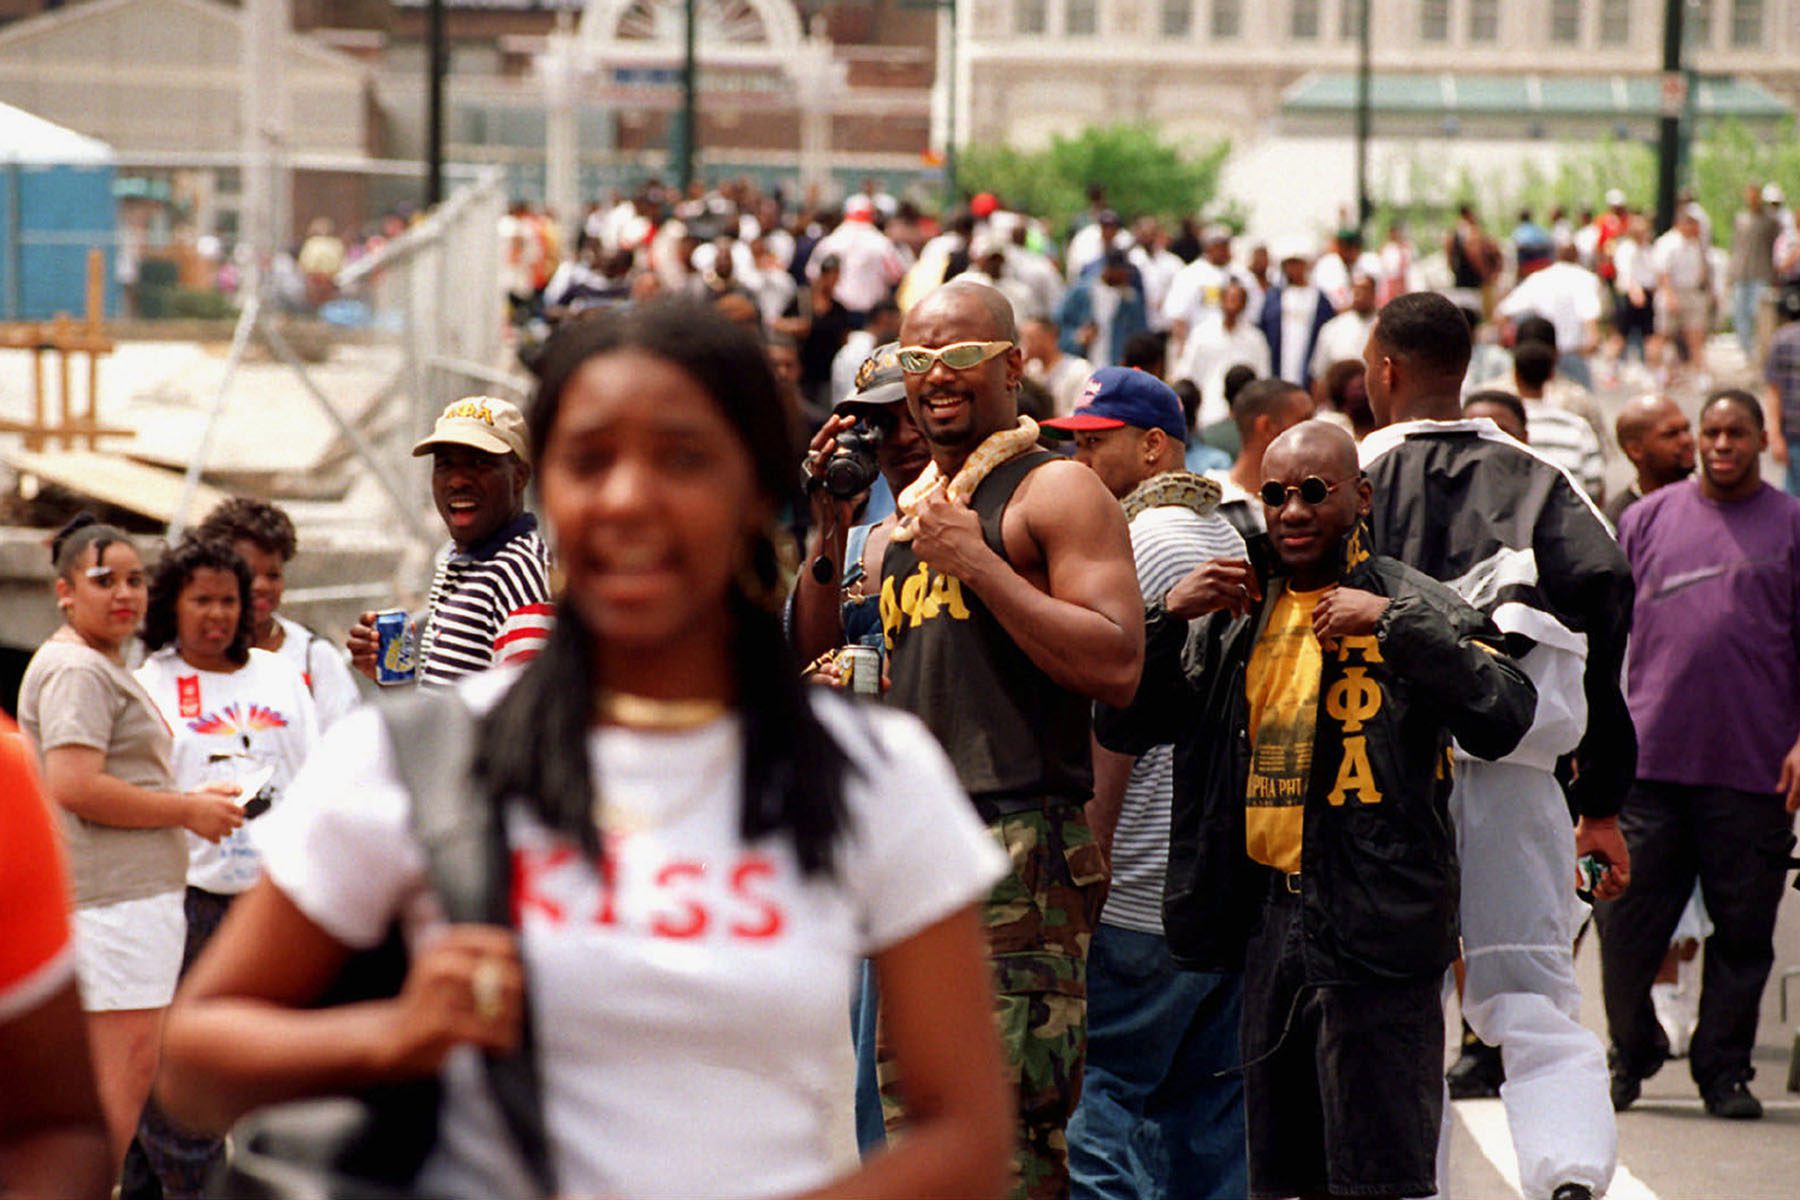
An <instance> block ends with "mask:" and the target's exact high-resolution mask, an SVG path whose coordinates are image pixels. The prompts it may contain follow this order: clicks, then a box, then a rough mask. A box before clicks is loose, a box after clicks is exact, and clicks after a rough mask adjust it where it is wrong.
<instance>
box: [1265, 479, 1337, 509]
mask: <svg viewBox="0 0 1800 1200" xmlns="http://www.w3.org/2000/svg"><path fill="white" fill-rule="evenodd" d="M1342 486H1344V484H1343V480H1339V481H1338V482H1336V483H1326V482H1325V481H1324V480H1323V479H1320V478H1319V477H1318V476H1317V475H1308V476H1307V477H1306V478H1305V479H1302V480H1301V481H1300V482H1299V484H1298V485H1294V484H1286V483H1282V482H1280V481H1279V480H1274V479H1271V480H1269V481H1268V482H1267V483H1265V484H1263V485H1262V491H1261V492H1260V493H1259V494H1260V495H1261V496H1262V502H1263V503H1264V504H1266V505H1268V506H1269V507H1270V508H1280V507H1281V506H1282V505H1284V504H1286V503H1287V501H1288V497H1289V496H1291V495H1293V494H1294V493H1295V492H1299V493H1300V500H1301V502H1302V503H1305V504H1323V503H1325V497H1327V496H1329V495H1331V493H1333V492H1335V491H1337V490H1338V489H1339V488H1340V487H1342Z"/></svg>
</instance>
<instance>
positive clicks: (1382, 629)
mask: <svg viewBox="0 0 1800 1200" xmlns="http://www.w3.org/2000/svg"><path fill="white" fill-rule="evenodd" d="M1262 475H1263V483H1262V488H1261V492H1262V495H1261V499H1262V501H1263V504H1264V510H1263V511H1264V514H1265V517H1266V519H1267V524H1268V543H1263V542H1261V541H1259V542H1258V543H1256V544H1253V545H1252V546H1251V547H1250V549H1251V558H1253V559H1258V560H1259V561H1260V562H1261V563H1262V564H1263V565H1262V566H1261V567H1260V568H1259V567H1257V566H1253V565H1252V563H1251V562H1247V561H1238V560H1214V561H1212V562H1208V563H1204V564H1202V565H1201V566H1199V567H1198V568H1196V569H1195V570H1194V571H1192V572H1191V573H1190V574H1189V575H1188V576H1187V577H1186V578H1184V579H1182V580H1181V582H1179V583H1177V584H1176V585H1175V586H1174V587H1173V588H1171V589H1170V590H1169V592H1168V594H1167V596H1166V597H1165V598H1164V599H1163V600H1162V601H1161V603H1160V604H1158V603H1155V602H1152V603H1151V604H1150V605H1149V606H1148V609H1147V611H1146V617H1145V630H1146V638H1147V641H1146V653H1145V665H1144V674H1143V681H1142V683H1141V685H1140V687H1139V691H1138V694H1137V696H1136V698H1135V699H1134V700H1133V702H1132V704H1131V706H1130V707H1129V708H1128V709H1126V710H1124V711H1123V713H1122V714H1120V715H1119V717H1118V718H1117V719H1114V718H1113V715H1112V713H1111V712H1110V711H1109V710H1104V709H1103V710H1102V711H1101V713H1100V714H1099V718H1098V720H1097V722H1096V732H1097V733H1098V735H1099V739H1100V743H1101V744H1102V745H1103V746H1105V747H1106V748H1108V749H1110V750H1115V751H1118V752H1120V753H1131V752H1135V751H1137V749H1138V743H1143V742H1151V741H1153V740H1155V739H1158V738H1163V739H1167V740H1172V741H1173V742H1174V744H1175V787H1174V792H1173V800H1172V820H1171V824H1170V830H1171V832H1170V842H1169V867H1168V876H1167V887H1166V889H1165V892H1164V908H1163V913H1164V927H1165V936H1166V938H1167V940H1168V943H1169V947H1170V952H1171V954H1172V955H1173V956H1174V957H1175V958H1176V961H1177V962H1178V963H1179V964H1180V965H1182V966H1184V967H1187V968H1189V969H1193V970H1215V971H1216V970H1234V971H1242V972H1243V976H1244V983H1243V1020H1242V1027H1241V1034H1242V1036H1241V1039H1240V1040H1241V1044H1242V1047H1243V1053H1244V1063H1245V1066H1244V1106H1245V1116H1246V1132H1247V1138H1246V1142H1247V1146H1248V1158H1249V1175H1250V1180H1249V1183H1250V1187H1249V1192H1250V1195H1251V1196H1253V1197H1259V1198H1260V1197H1276V1196H1294V1195H1303V1196H1313V1195H1339V1196H1374V1195H1383V1196H1423V1195H1429V1194H1431V1193H1432V1192H1433V1191H1434V1190H1435V1187H1436V1157H1437V1155H1436V1151H1437V1131H1438V1125H1439V1121H1440V1118H1441V1116H1442V1104H1443V1090H1442V1089H1443V1083H1442V1079H1441V1071H1440V1063H1441V1061H1442V1047H1443V1030H1444V1025H1443V1021H1444V1014H1443V1009H1442V1007H1441V1006H1440V1004H1439V986H1440V982H1439V981H1440V980H1441V978H1442V974H1443V971H1444V969H1445V967H1446V966H1447V965H1448V964H1449V962H1450V961H1451V960H1452V959H1453V958H1454V957H1455V954H1456V939H1457V890H1456V880H1457V865H1456V849H1455V839H1454V837H1453V835H1452V833H1451V829H1450V823H1449V814H1448V800H1449V794H1450V787H1451V781H1450V774H1449V766H1450V757H1449V750H1450V740H1451V738H1452V737H1453V736H1454V737H1455V738H1456V739H1457V741H1458V742H1459V743H1460V744H1461V745H1462V746H1463V747H1464V748H1466V749H1467V750H1469V752H1470V753H1472V754H1477V755H1482V756H1487V757H1493V756H1496V755H1502V754H1506V753H1509V752H1511V751H1512V749H1513V748H1514V747H1515V746H1516V745H1517V744H1518V740H1519V738H1520V737H1521V736H1522V735H1523V734H1524V732H1525V730H1526V729H1527V728H1529V726H1530V724H1531V718H1532V714H1533V712H1534V710H1535V707H1536V693H1535V691H1534V689H1533V688H1532V685H1531V682H1530V680H1529V679H1528V678H1527V677H1526V676H1525V675H1524V673H1523V672H1522V671H1520V669H1519V667H1518V666H1517V664H1515V663H1513V662H1512V660H1511V659H1509V658H1507V657H1506V656H1505V655H1503V654H1502V653H1500V651H1499V649H1498V645H1499V632H1498V630H1497V629H1495V628H1494V626H1493V625H1492V623H1491V622H1489V621H1487V620H1486V619H1485V618H1484V617H1482V616H1481V614H1480V613H1478V612H1477V611H1475V609H1473V608H1471V607H1470V606H1469V605H1467V604H1465V603H1464V602H1463V601H1462V600H1461V599H1459V598H1458V597H1457V596H1456V594H1455V593H1454V592H1451V591H1450V590H1449V589H1448V588H1446V587H1445V586H1444V585H1442V584H1439V583H1437V582H1435V581H1434V580H1431V579H1429V578H1427V577H1425V576H1424V575H1421V574H1420V573H1418V572H1417V571H1414V570H1412V569H1411V568H1409V567H1406V566H1405V565H1403V564H1401V563H1399V562H1397V561H1395V560H1393V559H1390V558H1376V557H1371V556H1370V555H1368V554H1367V553H1366V551H1364V550H1363V549H1362V545H1361V538H1360V530H1361V527H1362V519H1363V518H1364V517H1366V516H1367V515H1368V513H1369V505H1370V487H1369V484H1368V482H1367V481H1366V480H1365V479H1363V477H1362V475H1361V472H1360V471H1359V469H1358V466H1357V460H1356V448H1355V445H1354V444H1353V443H1352V442H1351V440H1350V438H1349V435H1347V434H1345V433H1344V432H1343V431H1342V430H1340V429H1338V428H1337V427H1335V426H1332V425H1328V424H1325V423H1324V422H1319V421H1309V422H1305V423H1302V424H1300V425H1297V426H1295V427H1294V428H1293V429H1290V430H1289V431H1288V432H1286V433H1284V434H1283V435H1282V436H1281V437H1279V438H1277V439H1276V440H1275V441H1274V442H1273V443H1272V444H1271V445H1270V446H1269V449H1268V451H1267V453H1266V455H1265V457H1264V459H1263V464H1262ZM1259 552H1261V553H1259Z"/></svg>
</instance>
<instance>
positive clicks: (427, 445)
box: [412, 396, 531, 462]
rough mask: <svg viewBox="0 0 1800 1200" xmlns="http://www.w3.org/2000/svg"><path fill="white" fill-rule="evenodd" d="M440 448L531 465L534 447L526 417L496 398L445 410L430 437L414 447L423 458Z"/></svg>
mask: <svg viewBox="0 0 1800 1200" xmlns="http://www.w3.org/2000/svg"><path fill="white" fill-rule="evenodd" d="M439 446H469V447H472V448H474V449H476V450H480V451H482V452H483V453H486V454H516V455H518V456H519V461H520V462H530V461H531V445H530V442H529V441H528V440H527V438H526V434H525V414H524V413H522V412H520V411H519V406H518V405H516V404H514V403H512V402H511V401H510V400H501V399H499V398H497V397H494V396H466V397H464V398H463V399H461V400H458V401H456V402H454V403H452V404H450V405H449V406H448V407H446V408H445V409H444V411H443V413H442V415H440V416H439V417H438V419H437V424H436V425H434V426H432V429H431V436H430V437H428V438H426V439H425V440H424V441H422V442H420V443H419V444H418V445H416V446H414V447H413V451H412V452H413V457H414V458H422V457H424V456H425V455H427V454H430V453H431V452H432V450H434V449H436V448H437V447H439Z"/></svg>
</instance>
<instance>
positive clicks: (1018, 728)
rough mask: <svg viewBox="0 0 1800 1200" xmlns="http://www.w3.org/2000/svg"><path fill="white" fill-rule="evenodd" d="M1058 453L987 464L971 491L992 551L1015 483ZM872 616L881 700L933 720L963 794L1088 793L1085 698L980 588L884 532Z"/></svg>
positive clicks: (1081, 797) (1002, 551)
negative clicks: (1042, 665)
mask: <svg viewBox="0 0 1800 1200" xmlns="http://www.w3.org/2000/svg"><path fill="white" fill-rule="evenodd" d="M1057 457H1058V456H1057V455H1055V454H1051V453H1049V452H1048V451H1043V450H1034V451H1031V452H1029V453H1026V454H1022V455H1020V456H1019V457H1018V458H1015V459H1012V460H1011V461H1009V462H1006V463H1003V464H1002V465H1000V466H999V467H996V468H995V469H994V470H993V471H992V472H990V473H989V474H988V477H987V478H986V479H984V480H982V482H981V486H979V487H978V488H976V489H975V495H974V496H973V497H971V498H970V507H971V508H973V509H974V510H975V515H976V516H977V517H978V518H980V521H981V532H982V536H983V538H984V539H985V540H986V541H987V544H988V545H989V546H991V547H992V548H993V550H994V552H995V553H996V554H998V555H1000V557H1001V558H1003V559H1004V558H1006V548H1005V545H1004V543H1003V542H1002V540H1001V536H1000V519H1001V517H1002V516H1004V515H1005V513H1006V505H1007V503H1008V502H1009V501H1010V500H1011V499H1012V495H1013V492H1015V491H1016V490H1018V486H1019V484H1020V482H1021V481H1022V480H1023V479H1024V478H1025V476H1026V475H1028V474H1030V473H1031V472H1032V471H1034V470H1036V469H1037V468H1038V467H1041V466H1043V465H1044V464H1045V463H1047V462H1051V461H1054V460H1055V459H1056V458H1057ZM881 627H882V632H883V633H884V634H885V636H886V639H887V647H888V655H889V657H888V663H889V666H888V673H889V675H890V677H891V678H892V680H893V687H892V689H891V690H890V691H889V692H888V700H889V702H890V703H892V704H894V705H895V706H896V707H899V708H903V709H905V710H907V711H908V712H911V713H913V714H915V715H916V716H918V717H919V718H920V719H921V720H923V721H924V722H925V724H926V725H927V726H929V727H930V728H931V732H932V733H934V734H936V735H937V739H938V741H939V742H941V743H942V744H943V746H944V749H945V751H946V752H947V753H948V754H949V755H950V761H951V763H952V764H953V765H954V766H955V767H956V774H957V778H958V779H960V780H961V781H962V785H963V787H964V788H966V789H967V790H968V792H969V794H970V795H971V796H973V797H976V798H987V799H1006V798H1011V797H1031V796H1064V797H1069V798H1071V799H1074V800H1075V801H1077V802H1080V801H1085V800H1086V799H1087V797H1088V796H1089V795H1090V794H1091V793H1092V791H1093V764H1092V759H1091V757H1090V751H1089V746H1088V731H1089V727H1090V719H1091V712H1092V709H1091V705H1090V703H1089V701H1088V700H1087V699H1086V698H1085V697H1083V696H1079V695H1077V694H1075V693H1074V692H1071V691H1069V690H1067V689H1066V688H1064V687H1062V686H1061V685H1060V684H1057V683H1055V682H1053V681H1052V680H1051V679H1050V677H1049V676H1048V675H1046V674H1044V672H1043V671H1041V670H1039V669H1038V667H1037V666H1036V665H1035V664H1034V663H1032V661H1031V659H1030V658H1028V657H1027V656H1026V654H1025V652H1024V651H1023V650H1021V649H1019V647H1018V645H1017V644H1016V643H1015V642H1014V641H1013V640H1012V637H1011V635H1009V634H1008V633H1007V632H1006V630H1005V629H1004V628H1003V627H1002V626H1001V624H1000V622H999V620H998V619H997V618H996V617H995V616H994V614H993V613H992V612H990V611H989V610H988V608H987V606H986V605H985V604H983V603H982V602H981V597H979V596H977V595H976V594H975V593H974V592H973V591H972V590H970V589H969V588H967V587H964V586H963V584H962V581H961V580H958V579H956V578H954V577H952V576H947V575H940V574H939V573H938V572H936V571H933V570H931V569H930V568H929V567H927V566H926V565H925V564H924V563H923V562H921V561H919V556H918V555H917V554H915V553H913V549H912V543H910V542H889V543H888V548H887V553H886V554H885V555H884V556H883V557H882V560H881Z"/></svg>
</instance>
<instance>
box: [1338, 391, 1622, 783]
mask: <svg viewBox="0 0 1800 1200" xmlns="http://www.w3.org/2000/svg"><path fill="white" fill-rule="evenodd" d="M1362 455H1363V470H1364V473H1365V474H1366V475H1367V476H1368V479H1369V482H1370V483H1371V484H1373V485H1374V488H1375V511H1374V513H1373V515H1372V516H1371V517H1370V519H1369V521H1368V526H1367V531H1368V534H1369V538H1370V540H1369V542H1368V546H1369V549H1370V550H1372V551H1374V552H1375V553H1377V554H1386V555H1389V556H1391V557H1393V558H1397V559H1399V560H1400V561H1401V562H1403V563H1405V564H1406V565H1407V566H1409V567H1414V568H1416V569H1418V570H1420V571H1423V572H1424V573H1425V574H1427V575H1429V576H1431V577H1432V578H1433V579H1438V580H1442V581H1443V582H1445V583H1446V584H1449V585H1450V586H1451V587H1453V588H1454V589H1455V590H1456V592H1457V594H1458V595H1461V596H1462V597H1464V598H1465V599H1467V600H1468V601H1469V602H1470V603H1471V604H1473V605H1474V606H1475V607H1476V608H1478V609H1480V610H1481V611H1482V612H1484V613H1486V614H1488V615H1489V616H1492V617H1494V618H1495V620H1496V622H1497V623H1498V624H1499V625H1500V627H1501V628H1502V630H1504V631H1505V634H1506V649H1507V652H1508V653H1509V654H1511V655H1512V656H1513V657H1515V658H1518V659H1524V658H1525V657H1526V655H1527V654H1528V653H1529V652H1530V651H1531V649H1532V647H1533V645H1534V644H1535V642H1536V641H1539V640H1544V639H1545V638H1552V639H1555V640H1557V641H1560V640H1562V639H1564V638H1566V637H1568V636H1570V635H1574V636H1577V637H1579V638H1580V639H1581V640H1582V641H1583V642H1584V643H1585V646H1586V649H1585V650H1584V652H1583V654H1584V657H1585V659H1586V667H1585V670H1584V672H1583V676H1582V692H1583V696H1584V698H1585V707H1586V709H1587V725H1586V728H1585V730H1584V731H1583V732H1582V733H1581V734H1580V735H1579V738H1580V740H1579V744H1577V745H1576V746H1575V747H1574V754H1573V757H1574V764H1575V767H1576V775H1575V778H1574V779H1573V781H1572V782H1571V783H1570V784H1569V786H1568V797H1569V803H1570V807H1571V808H1572V809H1573V810H1574V812H1575V814H1576V815H1578V816H1584V817H1611V816H1616V815H1617V814H1618V811H1619V806H1620V805H1621V804H1622V803H1624V800H1625V793H1626V791H1627V790H1629V789H1630V787H1631V783H1632V780H1633V778H1634V777H1635V776H1636V773H1637V733H1636V731H1635V729H1634V728H1633V726H1632V723H1631V710H1630V709H1629V708H1627V707H1626V705H1625V695H1624V691H1623V688H1622V686H1621V685H1622V683H1623V680H1624V676H1625V646H1626V641H1627V639H1628V638H1629V636H1630V634H1631V614H1632V598H1633V596H1634V594H1635V587H1634V585H1633V583H1632V578H1631V564H1630V563H1628V562H1626V561H1625V554H1624V552H1623V551H1622V550H1620V549H1619V544H1618V542H1617V541H1615V540H1614V538H1613V535H1612V531H1611V530H1610V529H1609V528H1608V527H1607V524H1606V522H1605V521H1604V520H1602V519H1601V517H1600V514H1599V511H1598V510H1597V509H1595V508H1594V505H1593V502H1592V501H1590V500H1589V499H1588V498H1587V497H1586V495H1585V494H1583V493H1582V491H1581V489H1580V488H1578V487H1577V486H1576V485H1575V484H1574V483H1573V482H1572V481H1571V480H1570V479H1569V477H1568V476H1567V475H1566V474H1564V473H1563V472H1562V471H1560V470H1558V469H1557V468H1556V467H1554V466H1552V465H1551V464H1550V463H1549V462H1548V461H1547V460H1545V459H1542V458H1539V457H1538V456H1537V455H1536V454H1535V453H1533V452H1532V451H1531V450H1530V449H1529V448H1528V447H1524V446H1521V445H1519V444H1518V443H1517V442H1515V441H1513V440H1512V439H1511V438H1508V437H1504V436H1502V435H1501V434H1500V433H1499V431H1498V430H1495V429H1494V428H1493V426H1492V425H1491V424H1490V423H1489V422H1487V421H1484V420H1476V421H1408V422H1404V423H1402V424H1399V425H1390V426H1388V427H1386V428H1384V429H1378V430H1376V431H1375V432H1374V433H1372V434H1370V435H1369V436H1368V437H1367V438H1365V439H1364V440H1363V444H1362ZM1553 701H1554V702H1553ZM1544 702H1545V709H1546V711H1549V712H1556V711H1559V710H1567V709H1568V708H1570V707H1572V706H1579V701H1578V699H1577V698H1576V697H1573V696H1568V697H1563V696H1558V697H1554V698H1553V697H1550V696H1545V697H1544Z"/></svg>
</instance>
